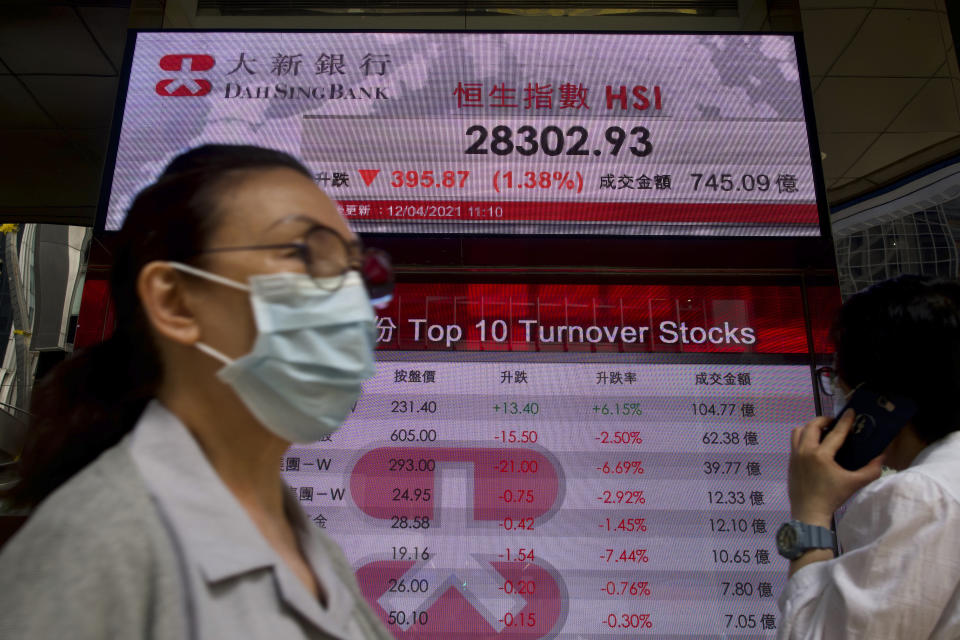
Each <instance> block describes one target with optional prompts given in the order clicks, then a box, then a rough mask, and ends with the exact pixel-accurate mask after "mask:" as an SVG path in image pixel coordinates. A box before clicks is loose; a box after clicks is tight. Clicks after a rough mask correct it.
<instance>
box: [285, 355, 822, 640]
mask: <svg viewBox="0 0 960 640" xmlns="http://www.w3.org/2000/svg"><path fill="white" fill-rule="evenodd" d="M808 405H810V406H808ZM812 412H813V408H812V401H810V399H809V372H808V371H807V369H806V368H805V367H789V366H761V365H750V366H743V365H737V366H732V367H719V366H716V365H664V364H631V365H629V366H626V365H623V364H622V363H617V364H596V363H590V364H587V363H565V364H561V363H542V362H503V363H489V362H485V363H468V362H459V363H449V362H396V363H381V365H380V366H379V373H378V376H377V378H376V379H375V380H373V381H371V384H368V385H367V388H366V391H365V393H364V395H363V397H362V398H361V399H360V401H359V403H358V405H357V407H356V410H355V412H354V414H353V417H352V418H351V419H350V420H349V421H348V423H347V424H346V425H345V426H344V427H343V429H341V431H339V432H338V433H336V434H335V435H334V436H333V437H332V442H330V443H318V445H316V447H315V450H317V451H319V450H325V451H327V452H328V454H327V457H329V458H330V460H331V462H329V463H327V468H326V469H320V470H313V469H311V468H309V467H306V468H305V467H304V466H303V461H310V460H313V459H314V458H317V457H318V456H317V455H316V454H315V453H311V454H310V455H307V453H306V452H305V451H302V452H301V466H300V469H301V470H300V472H299V473H288V479H289V480H290V481H291V484H293V485H294V486H298V485H297V482H299V483H300V485H303V484H304V483H305V482H304V481H305V480H307V479H318V480H317V481H316V482H314V483H313V484H315V485H316V486H317V489H319V491H315V492H314V493H313V496H312V497H313V502H305V506H307V510H308V512H311V513H317V514H321V513H322V514H323V516H324V517H325V518H326V520H325V521H324V524H323V526H325V528H326V529H327V531H328V532H329V533H330V534H331V535H332V536H333V537H334V538H335V539H337V540H338V541H339V542H340V543H341V545H342V546H343V547H344V548H345V551H346V553H347V555H348V557H349V559H350V560H351V562H352V563H353V564H354V566H355V567H356V568H357V573H358V578H359V580H360V583H361V586H362V588H363V590H364V593H365V595H366V596H367V598H368V600H370V602H371V604H373V605H374V608H375V610H377V611H378V613H380V615H381V617H382V618H383V619H384V621H385V622H386V623H387V624H388V625H391V628H392V629H393V631H394V632H395V633H398V635H400V636H401V637H407V636H409V637H417V636H418V635H423V636H426V635H429V634H436V633H449V632H453V631H460V632H463V631H467V630H469V631H473V632H475V633H476V634H477V637H481V636H488V635H490V634H496V633H504V632H516V633H522V634H523V636H524V637H529V638H537V637H544V636H547V635H550V634H552V633H555V632H557V631H561V632H563V633H564V634H566V633H572V634H580V635H584V636H585V637H591V638H600V637H636V636H637V635H655V636H660V635H663V634H668V635H672V636H685V635H690V636H696V635H700V634H718V633H729V634H734V635H737V636H745V637H758V638H759V637H772V636H773V635H774V634H775V632H776V624H777V611H776V607H775V598H776V595H778V594H779V591H780V589H781V588H782V586H783V582H784V578H785V576H786V569H787V567H786V563H785V562H784V561H782V559H780V558H779V556H778V555H776V552H775V550H774V548H773V544H772V531H773V529H775V527H776V526H777V525H778V524H779V523H780V522H781V521H782V520H784V519H785V518H786V517H787V516H788V512H787V511H786V487H785V470H786V461H787V456H786V452H787V440H788V434H789V431H790V428H792V427H793V426H794V425H795V424H799V423H801V422H803V421H805V420H806V419H807V418H808V417H809V415H811V414H812ZM312 450H313V448H312ZM320 459H324V458H320ZM314 464H316V462H314ZM321 478H322V479H323V480H321ZM325 479H329V481H328V482H327V481H326V480H325ZM328 485H329V486H328ZM336 486H340V487H344V488H345V489H346V490H347V493H348V495H347V496H346V499H343V500H342V502H340V503H337V505H338V506H334V507H328V506H323V505H324V504H328V503H329V501H330V496H329V495H326V496H324V495H319V493H320V491H323V490H326V491H327V492H328V493H329V490H330V489H329V487H336ZM325 487H327V488H326V489H324V488H325ZM298 490H299V491H301V492H302V491H303V489H302V487H300V488H299V489H298ZM340 495H341V496H342V494H340ZM300 496H301V498H303V494H302V493H301V494H300ZM325 501H326V503H325ZM331 509H334V510H333V511H331ZM314 522H315V523H317V520H316V518H315V519H314ZM318 526H319V524H318Z"/></svg>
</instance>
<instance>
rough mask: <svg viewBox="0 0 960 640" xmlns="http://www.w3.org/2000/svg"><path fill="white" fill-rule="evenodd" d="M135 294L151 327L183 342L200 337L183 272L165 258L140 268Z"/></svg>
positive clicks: (189, 342) (192, 342) (166, 336)
mask: <svg viewBox="0 0 960 640" xmlns="http://www.w3.org/2000/svg"><path fill="white" fill-rule="evenodd" d="M137 294H138V295H139V296H140V304H141V305H142V306H143V312H144V314H146V316H147V320H148V321H149V322H150V326H152V327H153V329H154V331H156V332H157V333H159V334H160V335H162V336H163V337H165V338H167V339H168V340H172V341H174V342H178V343H180V344H183V345H192V344H194V343H195V342H196V341H197V340H199V339H200V327H199V325H198V324H197V319H196V317H195V316H194V315H193V311H192V308H191V305H190V303H189V302H190V300H189V295H188V292H187V290H186V287H185V286H184V278H183V275H182V274H181V273H180V272H179V271H177V270H176V269H174V268H173V267H171V266H170V264H169V263H168V262H162V261H158V260H155V261H153V262H148V263H147V264H146V265H145V266H144V267H143V268H142V269H141V270H140V275H139V276H137Z"/></svg>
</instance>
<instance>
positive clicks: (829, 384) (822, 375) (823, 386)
mask: <svg viewBox="0 0 960 640" xmlns="http://www.w3.org/2000/svg"><path fill="white" fill-rule="evenodd" d="M815 373H816V374H817V383H819V385H820V393H822V394H823V395H825V396H832V395H834V394H835V393H836V392H837V389H838V388H839V387H838V386H837V385H838V382H837V370H836V369H834V368H833V367H820V368H819V369H817V370H816V372H815Z"/></svg>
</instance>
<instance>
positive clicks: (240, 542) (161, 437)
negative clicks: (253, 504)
mask: <svg viewBox="0 0 960 640" xmlns="http://www.w3.org/2000/svg"><path fill="white" fill-rule="evenodd" d="M131 454H132V456H133V459H134V461H135V463H136V465H137V467H138V468H139V470H140V473H141V475H142V476H143V478H144V481H145V482H146V485H147V487H148V489H149V490H150V493H151V494H152V495H153V496H154V498H155V499H156V500H157V502H158V503H159V507H160V509H161V511H162V512H163V514H164V515H165V517H166V518H167V519H168V521H169V523H170V526H171V528H172V529H173V534H174V535H175V536H176V537H177V539H178V542H179V543H180V545H181V546H182V548H183V550H184V553H185V555H186V556H187V558H188V560H189V561H190V562H191V563H195V564H196V565H198V566H199V568H200V571H201V573H202V575H203V577H204V579H205V580H206V581H207V582H208V583H215V582H219V581H222V580H226V579H228V578H232V577H235V576H238V575H241V574H244V573H247V572H250V571H254V570H257V569H263V568H273V569H274V576H275V580H276V584H277V588H278V591H279V595H280V597H281V598H282V599H283V600H285V601H286V602H287V604H289V605H290V606H292V607H293V608H295V609H296V610H297V611H299V612H300V613H301V614H302V615H304V616H305V617H307V618H308V619H310V620H311V621H312V622H314V623H315V624H317V625H318V626H320V627H323V628H325V629H327V630H332V631H335V632H336V631H339V632H342V631H343V630H344V629H345V628H346V625H347V623H348V621H349V617H350V614H351V610H352V608H353V607H352V603H351V601H350V596H349V591H348V590H347V588H346V587H345V586H344V585H343V583H342V582H341V580H340V579H339V577H338V576H337V574H336V572H335V570H334V568H333V566H332V564H331V561H330V559H329V558H328V557H327V554H326V552H325V550H324V549H323V545H322V544H321V543H320V542H319V541H317V540H316V539H315V536H316V535H317V534H316V532H315V531H314V530H313V529H312V528H311V526H310V524H309V522H308V521H307V519H306V516H305V515H304V513H303V510H302V509H301V508H300V505H299V503H297V501H296V500H295V499H294V498H293V496H292V495H291V494H290V492H289V491H288V490H287V491H284V510H285V511H286V513H287V514H288V517H290V518H291V519H292V521H293V525H294V530H295V532H296V534H297V537H298V538H299V540H300V544H301V547H302V548H303V550H304V553H305V555H306V556H307V558H308V559H309V562H310V565H311V567H312V568H313V571H314V573H315V575H316V576H317V578H318V580H319V581H320V583H321V584H322V585H323V588H324V590H325V592H326V596H327V607H326V610H324V609H323V608H321V607H320V604H319V602H317V601H316V599H315V598H313V596H312V595H311V594H310V592H309V591H308V590H307V589H306V588H305V587H304V586H303V585H302V584H300V582H299V580H298V579H297V578H296V576H295V575H294V574H293V572H292V571H291V570H289V569H288V568H287V567H286V565H283V563H282V561H281V560H280V558H279V556H278V555H277V554H276V552H275V551H274V550H273V549H272V548H271V547H270V545H269V544H268V543H267V541H266V540H265V539H264V538H263V535H262V534H261V533H260V531H259V530H258V529H257V527H256V525H255V524H254V523H253V521H252V520H251V519H250V517H249V516H248V515H247V513H246V511H245V510H244V509H243V507H242V506H241V505H240V503H239V502H238V501H237V499H236V498H235V497H234V495H233V494H232V493H231V492H230V490H229V489H228V488H227V487H226V485H225V484H224V483H223V481H222V480H221V479H220V477H219V476H218V475H217V473H216V471H215V470H214V469H213V467H212V466H211V465H210V462H209V461H208V460H207V458H206V456H205V455H204V453H203V451H202V450H201V449H200V445H199V444H198V443H197V441H196V440H195V439H194V437H193V435H192V434H191V433H190V431H189V430H188V429H187V428H186V426H184V424H183V423H182V422H181V421H180V419H179V418H177V416H175V415H174V414H173V413H171V412H170V411H169V410H168V409H167V408H166V407H164V406H163V405H162V404H161V403H160V402H159V401H157V400H153V401H151V402H150V403H149V404H148V405H147V407H146V409H144V412H143V415H142V416H141V417H140V420H139V422H138V423H137V425H136V427H135V428H134V431H133V434H132V440H131ZM331 627H334V629H331Z"/></svg>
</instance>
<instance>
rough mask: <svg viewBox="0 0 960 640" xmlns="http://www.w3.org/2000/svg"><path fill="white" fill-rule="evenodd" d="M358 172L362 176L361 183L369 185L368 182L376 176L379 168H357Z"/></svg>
mask: <svg viewBox="0 0 960 640" xmlns="http://www.w3.org/2000/svg"><path fill="white" fill-rule="evenodd" d="M357 171H359V172H360V177H361V178H363V183H364V184H365V185H367V186H368V187H369V186H370V183H371V182H373V179H374V178H376V177H377V174H378V173H380V169H357Z"/></svg>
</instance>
